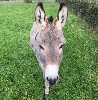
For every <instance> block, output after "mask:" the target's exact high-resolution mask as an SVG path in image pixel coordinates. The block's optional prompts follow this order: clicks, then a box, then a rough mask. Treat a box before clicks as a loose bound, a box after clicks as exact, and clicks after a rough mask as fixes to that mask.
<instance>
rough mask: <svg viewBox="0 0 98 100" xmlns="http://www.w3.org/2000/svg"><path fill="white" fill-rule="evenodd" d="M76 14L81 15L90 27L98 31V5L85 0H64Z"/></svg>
mask: <svg viewBox="0 0 98 100" xmlns="http://www.w3.org/2000/svg"><path fill="white" fill-rule="evenodd" d="M63 1H64V2H65V3H66V4H67V5H68V7H69V8H71V9H72V10H73V11H74V13H75V14H80V15H81V17H82V18H83V19H84V20H85V21H86V22H87V23H88V25H89V26H91V27H92V28H94V29H96V30H98V4H96V3H93V2H92V3H89V2H87V1H84V0H63Z"/></svg>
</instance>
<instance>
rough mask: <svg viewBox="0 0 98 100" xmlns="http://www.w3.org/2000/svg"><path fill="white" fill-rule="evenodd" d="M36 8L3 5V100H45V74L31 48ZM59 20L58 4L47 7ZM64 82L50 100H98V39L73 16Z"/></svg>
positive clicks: (0, 85) (67, 31) (0, 43)
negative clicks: (31, 31) (30, 41)
mask: <svg viewBox="0 0 98 100" xmlns="http://www.w3.org/2000/svg"><path fill="white" fill-rule="evenodd" d="M35 6H36V4H22V3H20V4H18V3H16V4H12V3H11V4H0V100H42V97H43V93H44V81H43V78H42V72H41V69H40V67H39V65H38V62H37V60H36V58H35V55H34V53H33V51H32V49H31V48H30V44H29V31H30V29H31V27H32V24H33V21H34V9H35ZM44 7H45V10H46V12H47V15H53V16H54V17H56V15H57V9H58V7H59V5H58V4H56V3H47V4H44ZM63 32H64V36H65V38H66V41H67V43H66V45H65V47H64V57H63V61H62V63H61V67H60V72H59V73H60V81H59V82H58V84H56V85H55V86H52V87H51V88H50V94H49V97H48V98H49V99H48V100H98V37H96V36H95V35H93V34H92V33H91V32H90V30H88V29H87V28H86V25H85V23H84V22H83V21H82V20H80V19H79V18H78V17H76V16H75V15H74V14H72V13H70V12H69V16H68V20H67V23H66V26H65V27H64V29H63Z"/></svg>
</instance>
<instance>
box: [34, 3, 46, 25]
mask: <svg viewBox="0 0 98 100" xmlns="http://www.w3.org/2000/svg"><path fill="white" fill-rule="evenodd" d="M45 16H46V14H45V10H44V8H43V4H42V3H41V2H39V3H38V4H37V7H36V10H35V21H36V22H37V23H38V24H41V25H43V26H45V25H46V22H45Z"/></svg>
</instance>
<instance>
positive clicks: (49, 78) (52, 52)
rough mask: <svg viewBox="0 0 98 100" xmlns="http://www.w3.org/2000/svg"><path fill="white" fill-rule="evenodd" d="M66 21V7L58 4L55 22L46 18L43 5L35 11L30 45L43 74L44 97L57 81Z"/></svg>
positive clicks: (38, 6) (39, 4)
mask: <svg viewBox="0 0 98 100" xmlns="http://www.w3.org/2000/svg"><path fill="white" fill-rule="evenodd" d="M66 19H67V7H66V6H65V4H64V3H61V4H60V7H59V11H58V14H57V18H56V20H53V17H52V16H51V17H49V18H47V17H46V14H45V10H44V8H43V4H42V3H41V2H39V3H38V4H37V7H36V10H35V22H34V24H33V27H32V29H31V32H30V45H31V48H32V49H33V50H34V52H35V55H36V58H37V60H38V62H39V65H40V67H41V69H42V72H43V78H44V80H45V96H47V95H48V94H49V85H54V84H55V83H57V81H58V80H59V75H58V71H59V66H60V63H61V60H62V56H63V50H62V49H63V48H62V47H63V45H64V44H65V38H64V36H63V32H62V28H63V27H64V25H65V22H66Z"/></svg>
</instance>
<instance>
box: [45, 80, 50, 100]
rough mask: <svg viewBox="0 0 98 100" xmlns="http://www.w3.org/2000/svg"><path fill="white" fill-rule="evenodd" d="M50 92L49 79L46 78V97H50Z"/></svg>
mask: <svg viewBox="0 0 98 100" xmlns="http://www.w3.org/2000/svg"><path fill="white" fill-rule="evenodd" d="M48 94H49V82H48V80H47V79H45V98H47V97H48Z"/></svg>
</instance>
